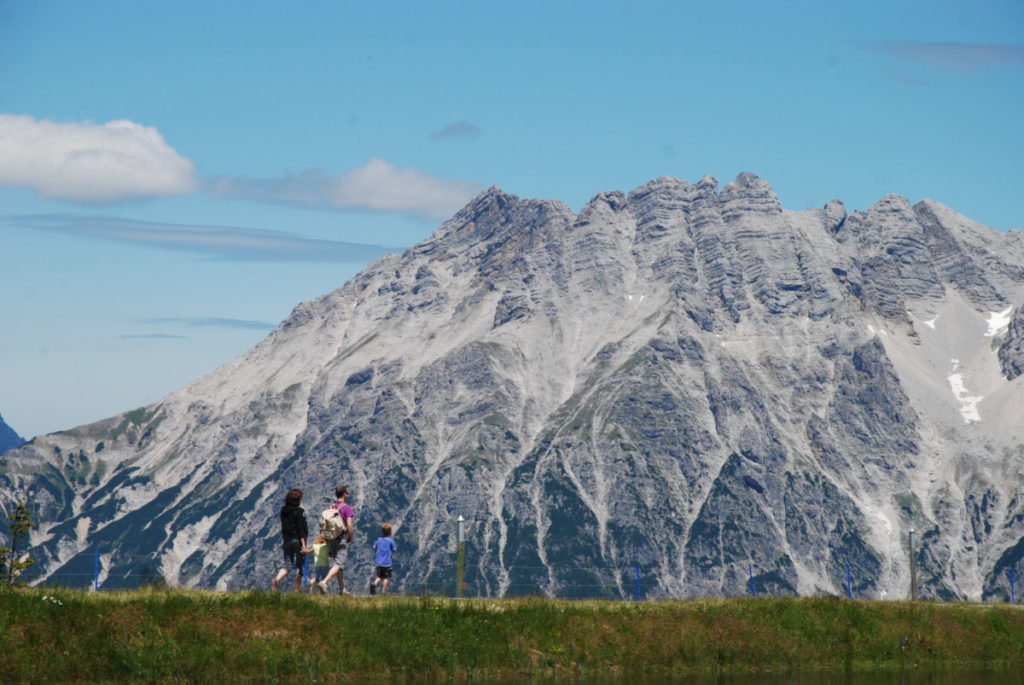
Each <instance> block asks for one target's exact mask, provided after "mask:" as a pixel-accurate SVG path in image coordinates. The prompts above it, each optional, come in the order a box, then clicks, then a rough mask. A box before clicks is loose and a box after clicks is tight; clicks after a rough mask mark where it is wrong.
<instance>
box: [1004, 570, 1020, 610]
mask: <svg viewBox="0 0 1024 685" xmlns="http://www.w3.org/2000/svg"><path fill="white" fill-rule="evenodd" d="M1006 575H1008V576H1010V604H1016V603H1017V588H1016V585H1017V569H1015V568H1011V569H1009V570H1008V571H1007V572H1006Z"/></svg>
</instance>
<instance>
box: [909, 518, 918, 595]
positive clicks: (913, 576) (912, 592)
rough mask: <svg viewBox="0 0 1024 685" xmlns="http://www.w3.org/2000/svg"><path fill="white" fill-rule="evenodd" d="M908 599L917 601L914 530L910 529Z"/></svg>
mask: <svg viewBox="0 0 1024 685" xmlns="http://www.w3.org/2000/svg"><path fill="white" fill-rule="evenodd" d="M909 537H910V599H911V601H913V600H915V599H917V560H916V559H915V558H914V556H915V555H914V529H913V528H911V529H910V536H909Z"/></svg>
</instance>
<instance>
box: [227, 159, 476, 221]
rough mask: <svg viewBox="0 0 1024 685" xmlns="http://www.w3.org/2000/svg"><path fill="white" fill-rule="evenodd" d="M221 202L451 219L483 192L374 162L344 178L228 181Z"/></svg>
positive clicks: (312, 172)
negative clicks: (373, 211)
mask: <svg viewBox="0 0 1024 685" xmlns="http://www.w3.org/2000/svg"><path fill="white" fill-rule="evenodd" d="M208 186H209V189H210V191H211V192H212V194H213V197H215V198H217V199H245V200H255V201H257V202H270V203H274V204H282V205H295V206H300V207H314V208H318V209H334V210H351V209H368V210H378V211H386V212H401V213H404V214H415V215H421V216H427V217H430V218H433V219H446V218H448V217H449V216H451V215H452V214H454V213H455V212H456V211H458V210H459V209H461V208H462V206H463V205H465V204H466V203H467V202H469V200H471V199H472V198H473V197H474V196H475V195H476V194H477V193H479V192H480V191H481V190H482V189H483V186H482V185H481V184H479V183H476V182H475V181H465V180H457V179H446V178H439V177H437V176H432V175H430V174H428V173H426V172H423V171H419V170H418V169H411V168H407V169H399V168H398V167H396V166H394V165H393V164H391V163H389V162H386V161H384V160H383V159H371V160H370V161H369V162H367V163H366V164H365V165H363V166H357V167H355V168H353V169H350V170H349V171H347V172H345V173H344V174H342V175H341V176H337V177H334V176H329V175H328V174H327V173H325V172H324V171H322V170H319V169H308V170H306V171H303V172H302V173H301V174H298V175H286V176H284V177H282V178H253V177H250V176H224V177H220V178H217V179H213V180H212V181H210V182H209V184H208Z"/></svg>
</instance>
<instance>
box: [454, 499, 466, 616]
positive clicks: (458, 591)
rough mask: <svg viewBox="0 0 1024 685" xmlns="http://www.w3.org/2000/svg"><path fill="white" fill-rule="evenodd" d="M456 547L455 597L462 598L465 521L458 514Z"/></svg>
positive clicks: (464, 561) (464, 560) (464, 562)
mask: <svg viewBox="0 0 1024 685" xmlns="http://www.w3.org/2000/svg"><path fill="white" fill-rule="evenodd" d="M457 523H458V536H457V538H456V539H457V540H458V546H457V547H456V548H455V596H456V597H462V582H463V578H464V577H465V566H466V519H464V518H462V514H459V518H458V521H457Z"/></svg>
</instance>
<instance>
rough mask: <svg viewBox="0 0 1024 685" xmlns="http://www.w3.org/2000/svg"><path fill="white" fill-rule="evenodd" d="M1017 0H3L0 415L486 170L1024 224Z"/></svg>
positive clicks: (140, 385)
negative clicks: (878, 204)
mask: <svg viewBox="0 0 1024 685" xmlns="http://www.w3.org/2000/svg"><path fill="white" fill-rule="evenodd" d="M1022 121H1024V4H1022V3H1020V2H1019V1H1017V0H1014V1H1008V2H996V1H986V0H981V1H979V2H975V3H965V2H942V1H941V0H939V1H936V0H931V1H929V2H907V1H904V2H900V1H890V2H859V3H838V2H821V1H820V0H818V1H816V2H719V3H707V2H700V3H698V2H663V3H662V2H630V3H625V2H595V1H591V2H586V3H584V2H552V1H551V0H547V1H546V2H517V3H496V2H429V1H422V0H421V1H420V2H389V3H352V2H303V3H281V2H256V1H253V0H249V1H247V2H225V1H221V2H189V1H187V0H176V1H175V2H169V3H168V2H163V3H162V2H138V1H137V0H133V1H131V2H109V1H105V0H97V1H95V2H89V3H84V2H77V1H75V2H71V1H69V2H51V1H47V0H40V1H39V2H27V1H14V0H0V295H2V297H0V326H2V330H3V334H2V335H0V414H2V415H3V417H4V418H5V420H6V421H7V422H8V423H9V424H10V425H11V426H12V427H13V428H14V429H15V430H17V431H18V432H19V433H21V434H22V435H24V436H26V437H31V436H33V435H36V434H41V433H46V432H51V431H56V430H61V429H65V428H70V427H72V426H75V425H79V424H82V423H87V422H90V421H95V420H98V419H101V418H104V417H106V416H110V415H112V414H115V413H117V412H119V411H123V410H127V409H132V408H134V407H137V406H141V405H144V404H148V403H150V402H153V401H155V400H157V399H159V398H160V397H162V396H163V395H165V394H166V393H168V392H170V391H172V390H174V389H175V388H177V387H179V386H181V385H183V384H185V383H187V382H188V381H190V380H192V379H193V378H195V377H197V376H199V375H201V374H202V373H205V372H207V371H209V370H211V369H213V368H215V367H216V366H218V365H219V364H221V363H223V362H225V361H227V360H228V359H230V358H232V357H234V356H236V355H237V354H240V353H241V352H243V351H245V350H246V349H248V348H249V347H251V346H252V345H254V344H255V343H256V342H258V341H259V340H260V339H261V338H262V337H264V336H265V335H266V334H267V332H268V331H269V330H270V329H271V328H272V327H273V326H275V325H276V324H277V323H278V322H279V321H280V320H281V319H283V318H284V317H285V316H287V314H288V313H289V311H290V310H291V309H292V308H293V307H294V306H295V305H296V304H298V303H299V302H300V301H303V300H307V299H311V298H313V297H316V296H318V295H320V294H322V293H325V292H328V291H330V290H332V289H334V288H336V287H338V286H340V285H342V284H343V283H344V282H345V281H347V280H348V279H349V278H351V277H352V276H353V275H354V274H355V273H357V272H358V271H359V270H360V269H361V268H363V267H364V266H365V265H366V264H367V263H368V262H369V261H371V260H372V259H374V258H375V257H376V256H379V255H380V254H383V253H384V252H386V251H388V250H396V249H401V248H404V247H406V246H408V245H411V244H413V243H415V242H418V241H419V240H422V239H423V238H425V237H427V236H429V235H430V234H431V232H432V231H433V230H434V229H435V228H436V227H437V226H438V225H439V224H440V223H441V221H442V220H443V219H444V218H445V217H446V216H448V215H450V214H451V213H453V212H454V211H455V210H456V209H458V207H460V206H461V205H462V204H463V203H464V202H465V201H466V200H468V199H469V198H471V197H472V196H473V195H474V194H475V193H476V192H478V191H479V190H480V189H482V188H485V187H487V186H489V185H492V184H497V185H500V186H501V187H502V188H503V189H505V190H506V191H508V192H512V193H515V194H517V195H520V196H524V197H545V198H546V197H556V198H559V199H561V200H563V201H565V202H566V203H568V204H569V205H570V206H572V207H573V208H575V209H579V208H580V207H581V206H582V205H583V204H584V203H585V202H586V201H587V200H588V199H589V198H590V197H591V196H592V195H594V194H595V193H597V192H599V191H601V190H610V189H619V190H624V191H628V190H630V189H631V188H634V187H636V186H637V185H640V184H641V183H643V182H645V181H647V180H649V179H651V178H654V177H656V176H663V175H669V176H678V177H681V178H684V179H686V180H689V181H691V182H692V181H696V180H699V179H700V178H701V177H702V176H703V175H704V174H711V175H713V176H715V177H717V178H718V179H719V181H720V182H721V183H725V182H728V181H730V180H732V179H733V178H734V177H735V176H736V175H737V174H738V173H739V172H741V171H753V172H754V173H756V174H758V175H760V176H761V177H763V178H765V179H766V180H768V181H769V182H770V183H771V184H772V185H773V186H774V188H775V190H776V192H777V193H778V194H779V197H780V198H781V200H782V203H783V205H784V206H786V207H787V208H789V209H803V208H806V207H820V206H821V205H823V204H825V203H826V202H828V201H829V200H831V199H833V198H840V199H842V200H843V201H844V202H846V204H847V207H848V208H850V209H862V208H865V207H867V206H869V205H870V204H872V203H873V202H875V201H876V200H878V199H879V198H881V197H882V196H883V195H885V194H886V193H890V192H894V193H899V194H902V195H905V196H907V197H908V198H910V199H911V200H912V201H917V200H920V199H923V198H925V197H931V198H934V199H936V200H938V201H940V202H943V203H945V204H947V205H949V206H951V207H953V208H954V209H956V210H957V211H959V212H961V213H963V214H965V215H967V216H969V217H971V218H973V219H975V220H978V221H981V222H982V223H985V224H988V225H990V226H993V227H995V228H998V229H1002V230H1005V229H1010V228H1017V227H1024V216H1022V210H1021V197H1022V193H1021V188H1022V186H1024V183H1022V181H1024V174H1022V172H1021V162H1020V160H1021V159H1022V158H1024V132H1022V124H1021V122H1022Z"/></svg>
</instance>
